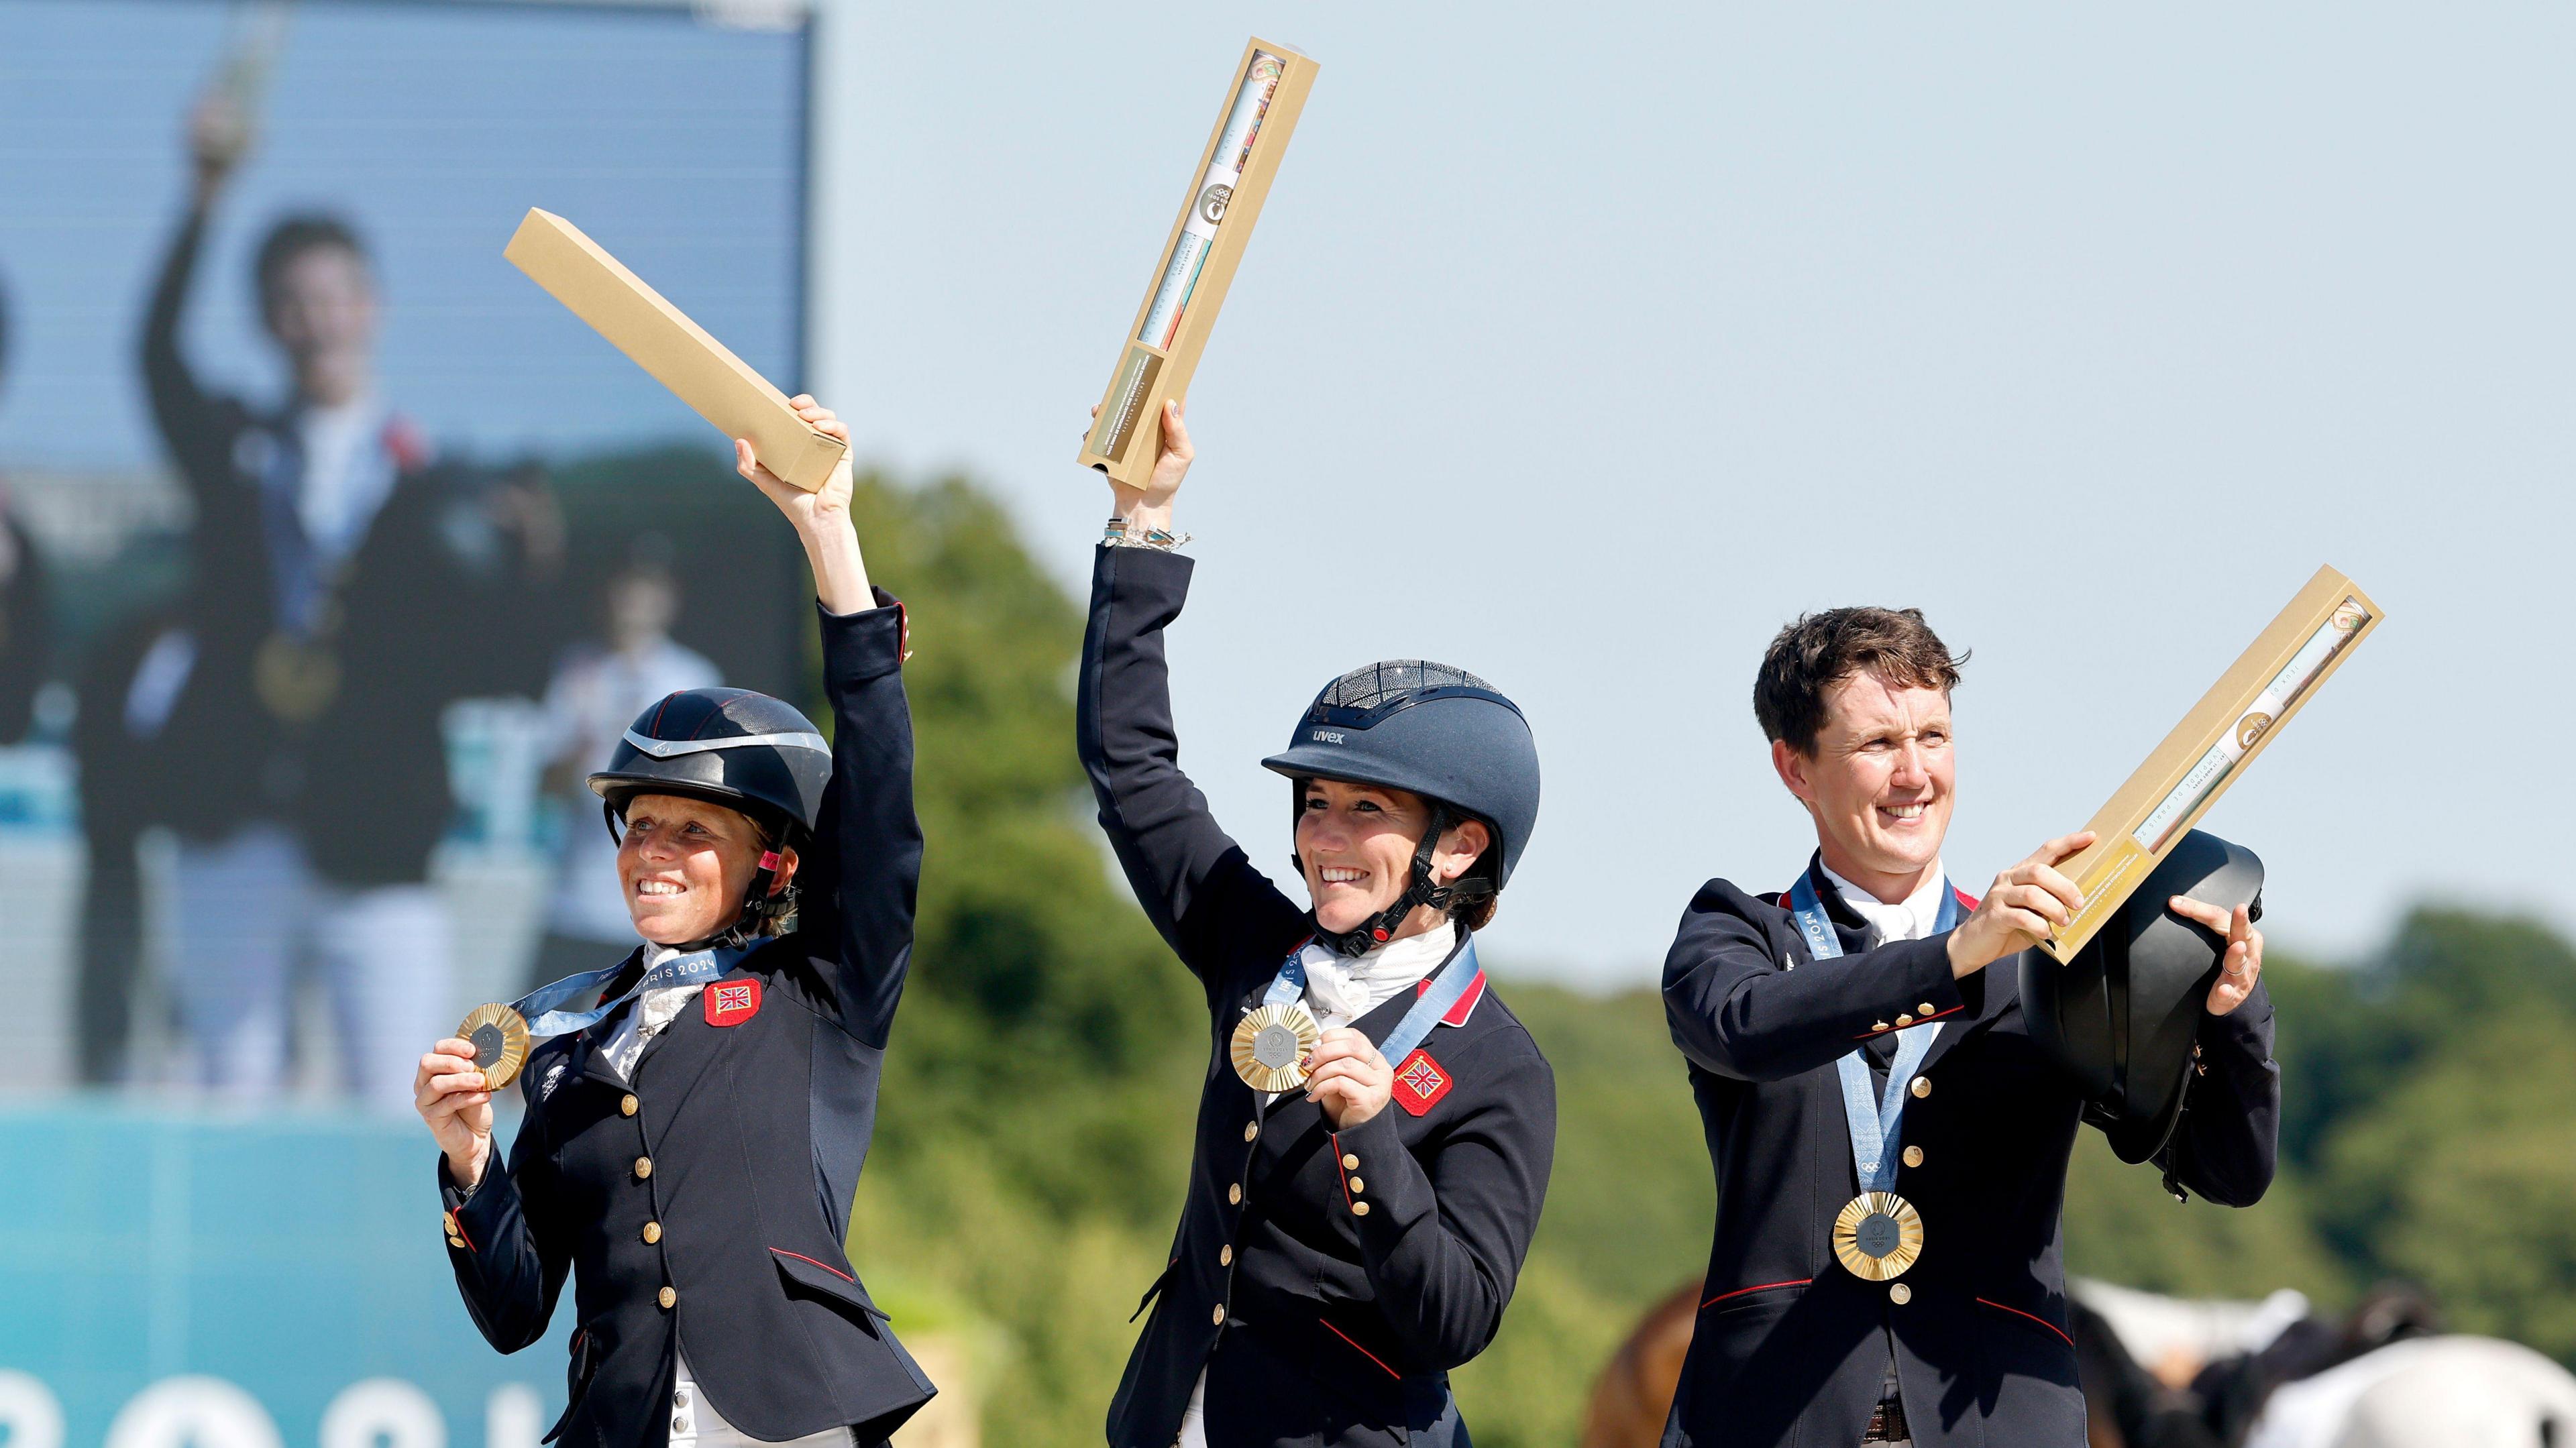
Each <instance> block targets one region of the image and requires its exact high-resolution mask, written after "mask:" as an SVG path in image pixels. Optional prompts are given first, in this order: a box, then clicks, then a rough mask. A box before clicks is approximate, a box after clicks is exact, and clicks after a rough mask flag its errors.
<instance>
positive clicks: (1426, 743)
mask: <svg viewBox="0 0 2576 1448" xmlns="http://www.w3.org/2000/svg"><path fill="white" fill-rule="evenodd" d="M1261 764H1262V767H1263V768H1265V769H1269V770H1272V771H1274V772H1276V773H1279V774H1284V775H1286V776H1288V778H1289V780H1290V781H1292V782H1293V783H1295V784H1296V785H1297V791H1298V792H1297V794H1296V795H1295V796H1293V797H1292V801H1291V804H1290V814H1289V818H1290V820H1291V822H1292V824H1293V822H1294V820H1295V819H1296V817H1297V816H1298V814H1300V813H1302V812H1303V811H1304V809H1305V798H1304V783H1303V782H1304V781H1306V780H1309V779H1337V780H1341V781H1343V782H1344V783H1348V784H1375V785H1382V786H1385V787H1386V788H1389V789H1401V790H1406V791H1409V792H1411V793H1413V794H1418V795H1420V796H1422V797H1423V798H1424V799H1425V800H1427V801H1429V802H1430V804H1431V823H1430V826H1429V828H1427V829H1426V830H1424V831H1423V835H1422V840H1421V843H1420V844H1419V845H1417V846H1416V847H1415V849H1414V852H1413V880H1412V883H1411V884H1410V885H1408V886H1407V887H1406V889H1405V892H1404V894H1403V896H1402V897H1401V898H1399V899H1398V900H1397V901H1396V902H1395V903H1394V904H1393V905H1390V906H1388V907H1387V908H1386V909H1384V910H1382V911H1379V912H1378V913H1377V914H1376V915H1374V916H1372V917H1370V918H1369V919H1367V920H1365V921H1362V922H1361V923H1360V925H1359V927H1358V928H1357V929H1354V930H1350V931H1346V932H1338V933H1337V932H1334V931H1329V930H1325V929H1323V928H1322V926H1321V925H1318V926H1317V927H1316V935H1317V937H1318V938H1320V939H1322V940H1324V941H1325V942H1327V943H1328V944H1330V945H1331V946H1332V948H1333V949H1335V950H1336V951H1339V952H1340V953H1341V954H1343V955H1363V954H1366V953H1367V952H1368V951H1369V950H1371V949H1372V948H1374V947H1376V946H1378V945H1381V944H1384V943H1385V942H1386V940H1387V939H1388V938H1389V937H1390V936H1391V935H1392V934H1393V933H1394V931H1395V928H1396V926H1397V925H1398V924H1399V923H1400V922H1402V921H1403V919H1404V917H1405V916H1406V915H1408V914H1410V913H1412V911H1413V907H1415V906H1416V905H1424V904H1428V905H1432V906H1434V907H1437V908H1439V909H1443V910H1445V909H1448V908H1449V907H1450V906H1451V905H1453V904H1468V903H1472V902H1474V901H1477V900H1482V899H1485V898H1487V897H1490V896H1492V895H1493V894H1495V893H1496V892H1498V891H1500V890H1501V889H1502V888H1503V886H1504V885H1506V884H1508V883H1509V882H1510V880H1511V877H1512V867H1513V866H1514V865H1516V864H1518V863H1519V861H1520V856H1521V852H1522V851H1523V850H1524V849H1527V848H1528V846H1529V836H1530V831H1531V830H1532V829H1533V828H1535V827H1536V826H1537V824H1538V746H1537V745H1536V744H1535V743H1534V742H1533V741H1532V740H1531V738H1530V729H1529V723H1528V721H1527V720H1525V719H1523V718H1522V717H1521V711H1520V707H1519V706H1518V705H1516V704H1514V703H1513V702H1512V701H1511V700H1509V699H1507V698H1505V697H1503V695H1502V694H1501V693H1500V692H1498V691H1496V690H1495V688H1494V687H1493V686H1492V685H1491V684H1488V683H1486V682H1485V681H1484V680H1482V679H1480V678H1477V677H1476V676H1475V675H1473V674H1470V673H1468V672H1467V671H1465V670H1464V669H1453V668H1451V667H1449V666H1448V665H1447V664H1435V663H1432V662H1430V661H1428V660H1426V659H1388V660H1386V661H1384V662H1382V663H1375V664H1370V665H1368V666H1367V667H1366V668H1359V669H1353V670H1351V671H1350V672H1349V673H1347V674H1344V675H1342V676H1341V677H1340V678H1338V679H1335V680H1334V681H1333V682H1331V683H1329V684H1326V685H1325V686H1324V688H1323V691H1322V692H1321V693H1318V694H1317V695H1316V696H1315V702H1314V703H1312V704H1310V705H1308V706H1307V708H1306V712H1305V715H1304V716H1303V717H1302V718H1300V719H1299V720H1298V721H1297V729H1296V732H1295V733H1294V734H1292V735H1290V736H1289V740H1288V747H1287V748H1286V749H1285V750H1283V751H1281V752H1280V753H1277V754H1274V755H1272V756H1270V757H1269V758H1267V759H1265V760H1263V761H1261ZM1470 819H1473V820H1476V821H1479V822H1481V823H1482V824H1483V825H1484V826H1485V828H1486V829H1487V830H1488V831H1490V832H1491V833H1492V835H1493V837H1494V840H1493V843H1492V844H1491V845H1490V846H1488V847H1487V848H1486V850H1485V853H1484V856H1483V857H1482V858H1481V859H1479V860H1477V862H1476V864H1475V866H1474V867H1473V868H1472V869H1470V870H1469V871H1468V872H1467V874H1466V875H1464V876H1462V877H1461V878H1459V879H1458V880H1457V881H1455V882H1453V883H1452V884H1448V885H1435V884H1433V883H1432V881H1431V853H1432V850H1433V849H1434V848H1436V847H1437V846H1438V844H1439V841H1440V836H1441V833H1442V832H1443V831H1445V830H1447V829H1448V828H1449V827H1450V826H1451V825H1454V824H1458V823H1460V822H1462V821H1465V820H1470ZM1290 858H1291V859H1292V860H1293V859H1295V856H1294V855H1293V854H1292V855H1291V857H1290ZM1297 868H1298V871H1299V872H1300V873H1301V874H1302V873H1303V872H1304V870H1305V865H1304V863H1303V862H1302V861H1299V862H1298V863H1297Z"/></svg>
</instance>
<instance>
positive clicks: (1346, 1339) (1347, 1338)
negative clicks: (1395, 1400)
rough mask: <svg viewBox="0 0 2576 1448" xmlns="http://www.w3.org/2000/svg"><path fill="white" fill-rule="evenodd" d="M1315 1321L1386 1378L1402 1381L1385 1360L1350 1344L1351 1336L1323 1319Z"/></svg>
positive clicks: (1357, 1345) (1356, 1344)
mask: <svg viewBox="0 0 2576 1448" xmlns="http://www.w3.org/2000/svg"><path fill="white" fill-rule="evenodd" d="M1315 1320H1316V1321H1317V1322H1323V1323H1324V1331H1326V1332H1329V1333H1331V1334H1332V1335H1333V1336H1335V1337H1338V1338H1340V1339H1341V1340H1342V1341H1344V1342H1349V1343H1350V1344H1351V1351H1353V1352H1355V1353H1358V1354H1359V1355H1360V1356H1361V1357H1364V1358H1367V1359H1368V1360H1369V1361H1370V1362H1373V1363H1376V1364H1377V1366H1378V1371H1380V1372H1382V1373H1385V1374H1386V1375H1387V1376H1388V1377H1390V1378H1394V1379H1396V1380H1397V1381H1399V1382H1401V1381H1403V1378H1404V1374H1402V1373H1400V1372H1397V1371H1396V1370H1395V1369H1393V1368H1391V1367H1388V1366H1387V1365H1386V1362H1385V1360H1384V1359H1382V1358H1380V1357H1379V1356H1378V1355H1377V1354H1376V1353H1373V1352H1370V1351H1369V1350H1368V1349H1367V1348H1364V1347H1362V1346H1360V1345H1359V1344H1358V1343H1356V1342H1351V1335H1350V1334H1349V1333H1347V1332H1344V1331H1342V1330H1341V1329H1340V1328H1338V1327H1335V1326H1333V1325H1332V1324H1331V1323H1329V1322H1324V1319H1322V1318H1320V1317H1319V1318H1316V1319H1315Z"/></svg>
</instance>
